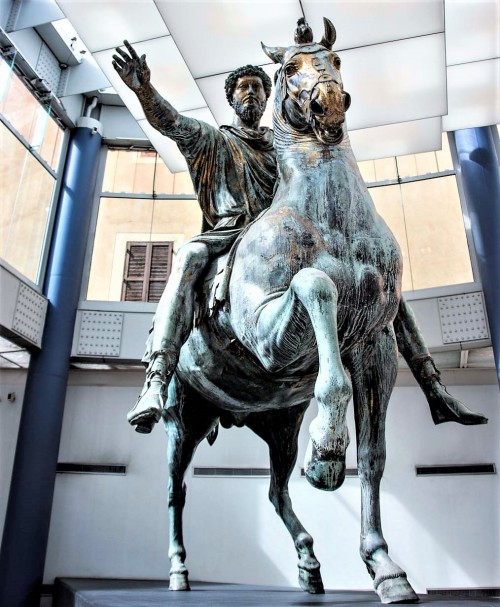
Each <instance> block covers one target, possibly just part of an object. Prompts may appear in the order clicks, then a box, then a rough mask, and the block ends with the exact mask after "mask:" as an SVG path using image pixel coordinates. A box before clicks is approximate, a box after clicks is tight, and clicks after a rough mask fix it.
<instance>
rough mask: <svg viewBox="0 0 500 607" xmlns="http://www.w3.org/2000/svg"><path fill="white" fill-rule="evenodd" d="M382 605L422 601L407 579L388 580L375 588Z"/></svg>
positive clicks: (395, 578)
mask: <svg viewBox="0 0 500 607" xmlns="http://www.w3.org/2000/svg"><path fill="white" fill-rule="evenodd" d="M375 590H376V591H377V594H378V595H379V597H380V600H381V601H382V603H385V604H389V603H418V601H419V600H420V599H419V598H418V596H417V595H416V594H415V591H414V590H413V588H412V587H411V586H410V583H409V582H408V580H407V579H406V577H404V576H402V577H394V578H386V579H385V580H382V581H381V582H380V583H379V584H378V585H377V587H376V588H375Z"/></svg>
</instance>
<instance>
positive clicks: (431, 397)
mask: <svg viewBox="0 0 500 607" xmlns="http://www.w3.org/2000/svg"><path fill="white" fill-rule="evenodd" d="M394 330H395V332H396V339H397V342H398V349H399V351H400V352H401V354H402V355H403V358H404V359H405V360H406V362H407V364H408V366H409V367H410V369H411V372H412V373H413V375H414V376H415V379H416V380H417V382H418V383H419V385H420V387H421V388H422V391H423V392H424V394H425V397H426V398H427V402H428V403H429V407H430V410H431V415H432V419H433V420H434V423H435V424H441V423H443V422H457V423H459V424H464V425H475V424H485V423H487V421H488V418H486V417H484V415H481V414H480V413H474V412H473V411H471V410H470V409H468V408H467V407H466V406H465V405H464V404H463V403H461V402H460V401H459V400H457V399H456V398H454V397H453V396H451V394H448V392H447V390H446V387H445V386H444V385H443V384H442V383H441V380H440V378H439V376H440V373H439V371H438V370H437V369H436V365H435V364H434V360H433V359H432V357H431V355H430V354H429V350H428V349H427V347H426V345H425V343H424V340H423V337H422V334H421V333H420V330H419V328H418V326H417V323H416V321H415V317H414V315H413V312H412V310H411V308H410V306H409V305H408V304H407V303H406V301H405V300H404V299H403V298H401V302H400V305H399V310H398V314H397V316H396V318H395V319H394Z"/></svg>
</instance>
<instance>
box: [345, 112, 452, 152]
mask: <svg viewBox="0 0 500 607" xmlns="http://www.w3.org/2000/svg"><path fill="white" fill-rule="evenodd" d="M349 138H350V140H351V146H352V150H353V152H354V156H355V157H356V160H358V161H362V160H377V158H388V157H389V156H406V155H407V154H420V153H421V152H432V151H434V150H440V149H441V118H440V117H437V118H427V119H425V120H415V121H412V122H403V123H399V124H390V125H387V126H377V127H374V128H371V129H359V130H357V131H351V130H350V131H349Z"/></svg>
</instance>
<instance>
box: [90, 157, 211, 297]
mask: <svg viewBox="0 0 500 607" xmlns="http://www.w3.org/2000/svg"><path fill="white" fill-rule="evenodd" d="M201 223H202V215H201V211H200V209H199V207H198V203H197V201H196V196H195V193H194V190H193V185H192V183H191V179H190V177H189V174H188V172H187V171H186V172H184V173H175V174H174V173H171V172H170V171H169V170H168V168H167V167H166V166H165V164H164V163H163V161H162V160H161V158H160V157H159V156H158V155H157V154H156V152H154V151H149V150H113V149H109V150H108V152H107V156H106V166H105V171H104V179H103V188H102V195H101V198H100V204H99V212H98V217H97V225H96V231H95V237H94V246H93V252H92V261H91V267H90V277H89V284H88V290H87V299H89V300H101V301H120V300H121V299H125V295H124V293H125V292H126V290H124V289H123V285H124V281H126V268H127V266H128V262H129V258H128V255H130V251H131V243H134V245H137V243H139V242H152V243H172V249H173V256H174V257H175V254H176V252H177V251H178V250H179V247H181V246H182V245H183V244H184V243H185V242H186V241H187V240H189V239H190V238H192V237H193V236H195V235H196V234H199V233H200V231H201ZM136 248H137V246H136ZM157 249H158V250H162V248H161V247H157ZM132 250H133V249H132ZM151 262H152V263H154V259H152V260H151ZM151 269H153V270H154V268H151ZM145 271H146V272H148V271H149V270H148V268H147V267H146V268H145ZM165 280H166V277H165ZM157 295H158V290H156V289H155V295H154V296H153V297H147V298H146V299H145V301H157V300H158V297H157Z"/></svg>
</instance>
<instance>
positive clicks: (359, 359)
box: [348, 326, 418, 603]
mask: <svg viewBox="0 0 500 607" xmlns="http://www.w3.org/2000/svg"><path fill="white" fill-rule="evenodd" d="M348 366H349V369H350V371H351V380H352V385H353V391H354V409H355V419H356V434H357V442H358V474H359V479H360V483H361V545H360V553H361V558H362V559H363V561H364V562H365V564H366V567H367V569H368V571H369V573H370V575H371V576H372V578H373V584H374V587H375V590H376V592H377V593H378V595H379V597H380V599H381V601H382V602H383V603H413V602H416V601H418V597H417V595H416V594H415V592H414V591H413V588H412V587H411V586H410V584H409V582H408V580H407V579H406V573H405V572H404V571H403V570H402V569H401V568H400V567H398V565H396V563H394V562H393V561H392V560H391V559H390V558H389V554H388V548H387V543H386V541H385V539H384V536H383V535H382V525H381V520H380V481H381V479H382V474H383V472H384V466H385V416H386V411H387V406H388V403H389V398H390V395H391V392H392V389H393V387H394V382H395V381H396V375H397V350H396V341H395V337H394V332H393V329H392V326H391V327H389V328H386V329H384V330H383V331H382V332H381V333H380V334H379V335H378V336H376V337H375V338H374V339H373V340H372V341H371V342H370V343H368V344H366V345H365V347H364V348H359V349H357V350H356V351H355V352H354V353H352V354H351V358H350V360H349V362H348Z"/></svg>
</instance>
